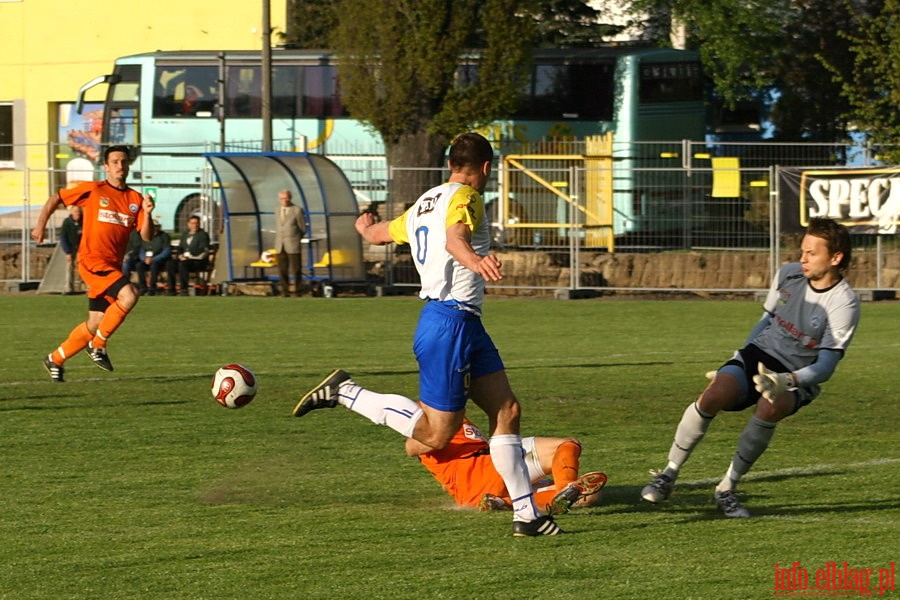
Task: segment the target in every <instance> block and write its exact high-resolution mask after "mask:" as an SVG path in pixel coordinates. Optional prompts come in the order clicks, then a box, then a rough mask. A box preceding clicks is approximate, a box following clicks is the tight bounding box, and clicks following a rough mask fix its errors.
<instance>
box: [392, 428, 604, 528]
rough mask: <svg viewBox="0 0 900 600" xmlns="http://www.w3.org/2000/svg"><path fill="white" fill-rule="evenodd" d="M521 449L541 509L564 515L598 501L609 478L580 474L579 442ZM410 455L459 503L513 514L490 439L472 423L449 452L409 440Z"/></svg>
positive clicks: (535, 440)
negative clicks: (509, 511) (494, 459)
mask: <svg viewBox="0 0 900 600" xmlns="http://www.w3.org/2000/svg"><path fill="white" fill-rule="evenodd" d="M522 448H523V450H524V451H525V464H526V466H527V468H528V476H529V478H530V479H531V481H532V483H533V484H534V485H535V495H534V500H535V503H536V504H537V505H538V507H539V508H540V509H541V510H542V511H544V512H546V513H547V514H551V515H553V514H560V513H564V512H566V511H568V510H569V508H582V507H587V506H594V505H596V504H597V503H598V502H599V501H600V494H601V490H602V489H603V486H604V485H606V475H605V474H603V473H601V472H599V471H595V472H592V473H585V474H584V475H581V476H579V475H578V470H579V459H580V458H581V442H579V441H578V440H576V439H574V438H551V437H527V438H523V439H522ZM406 453H407V454H409V455H410V456H416V457H417V458H418V459H419V461H420V462H421V463H422V466H424V467H425V468H426V469H428V471H429V472H430V473H431V474H432V475H433V476H434V478H435V479H437V480H438V482H440V484H441V486H443V488H444V491H446V492H447V493H448V494H450V495H451V496H452V497H453V499H454V500H456V503H457V504H458V505H460V506H472V507H478V508H480V509H481V510H512V501H511V500H510V498H509V492H507V490H506V484H505V483H503V478H502V477H501V476H500V474H499V473H498V472H497V469H496V468H495V467H494V463H493V461H492V460H491V455H490V446H489V445H488V440H487V438H486V437H485V436H484V434H482V433H481V430H480V429H478V427H477V426H476V425H475V424H474V423H472V422H471V421H469V420H468V419H464V420H463V424H462V426H461V427H460V428H459V430H458V431H457V432H456V435H454V436H453V439H452V440H450V443H449V444H448V445H447V446H446V447H445V448H442V449H440V450H435V449H433V448H429V447H428V446H425V445H424V444H421V443H420V442H417V441H416V440H415V439H413V438H408V439H407V440H406ZM548 476H551V477H552V480H548V479H547V477H548Z"/></svg>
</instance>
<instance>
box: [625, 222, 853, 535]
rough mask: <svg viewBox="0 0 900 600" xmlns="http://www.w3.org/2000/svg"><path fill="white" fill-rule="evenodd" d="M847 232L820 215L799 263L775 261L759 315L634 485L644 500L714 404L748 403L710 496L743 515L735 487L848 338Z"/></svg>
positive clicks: (685, 450) (812, 392) (674, 467)
mask: <svg viewBox="0 0 900 600" xmlns="http://www.w3.org/2000/svg"><path fill="white" fill-rule="evenodd" d="M850 257H851V247H850V233H849V231H848V230H847V228H846V227H844V226H843V225H841V224H839V223H837V222H835V221H833V220H831V219H824V218H813V219H810V223H809V226H808V228H807V230H806V234H805V235H804V236H803V239H802V241H801V243H800V262H796V263H789V264H786V265H784V266H782V267H781V268H780V269H779V270H778V273H777V274H776V276H775V279H774V280H773V282H772V286H771V288H770V289H769V293H768V295H767V297H766V300H765V304H764V309H765V310H764V313H763V316H762V318H761V319H760V320H759V322H757V324H756V326H755V327H754V328H753V330H752V331H751V332H750V335H749V337H748V338H747V341H746V343H745V344H744V347H743V348H742V349H741V350H738V351H737V352H736V353H735V355H734V357H733V358H732V359H731V360H729V361H728V362H726V363H725V364H724V365H722V367H720V368H719V370H718V371H716V372H713V373H709V374H707V377H709V378H710V379H711V381H710V383H709V385H708V386H707V387H706V389H705V390H704V391H703V393H702V394H701V395H700V397H699V398H698V399H697V401H696V402H693V403H691V404H690V406H688V407H687V409H686V410H685V411H684V414H683V416H682V417H681V421H680V422H679V423H678V427H677V429H676V430H675V441H674V442H673V443H672V447H671V449H670V450H669V461H668V464H667V465H666V468H665V469H664V470H663V471H660V472H658V473H656V475H655V476H654V477H653V479H652V480H651V481H650V483H648V484H647V485H646V486H645V487H644V489H643V490H642V491H641V497H642V498H643V499H644V500H646V501H648V502H653V503H656V502H661V501H663V500H665V499H667V498H668V497H669V494H670V493H671V492H672V488H673V486H674V483H675V479H676V478H677V477H678V472H679V471H680V469H681V467H682V465H683V464H684V463H685V461H687V459H688V458H689V457H690V455H691V452H693V450H694V448H695V447H696V446H697V444H698V443H700V440H702V439H703V436H704V435H705V433H706V430H707V428H708V427H709V425H710V423H711V422H712V420H713V418H714V417H715V416H716V414H718V413H719V412H720V411H723V410H726V411H741V410H744V409H746V408H749V407H751V406H753V407H754V411H753V415H752V416H751V417H750V420H749V422H748V423H747V426H746V427H745V428H744V431H743V432H742V433H741V436H740V438H739V439H738V443H737V450H736V451H735V453H734V457H733V458H732V460H731V465H730V466H729V467H728V471H727V472H726V473H725V477H723V478H722V480H721V482H719V484H718V485H717V486H716V491H715V496H714V499H715V502H716V504H717V505H718V507H719V508H720V509H721V510H722V512H723V513H724V514H725V516H727V517H738V518H741V517H743V518H746V517H749V516H750V513H749V512H748V511H747V509H746V508H744V507H743V506H742V505H741V503H740V501H739V500H738V498H737V496H736V495H735V488H736V487H737V484H738V482H739V481H740V479H741V477H743V476H744V475H745V474H746V473H747V472H748V471H749V470H750V467H752V466H753V463H755V462H756V460H757V459H758V458H759V457H760V456H761V455H762V453H763V452H765V450H766V448H767V447H768V446H769V440H771V439H772V435H773V434H774V433H775V427H776V425H777V424H778V422H779V421H781V420H782V419H784V418H785V417H788V416H790V415H793V414H794V413H796V412H797V411H798V410H800V409H801V408H802V407H804V406H806V405H807V404H809V403H810V402H812V401H813V400H814V399H815V398H816V397H817V396H818V395H819V391H820V387H819V386H820V384H822V383H824V382H825V381H827V380H828V378H830V377H831V375H832V374H833V373H834V370H835V368H836V367H837V364H838V361H840V359H841V358H842V357H843V355H844V352H845V351H846V349H847V347H848V346H849V345H850V341H851V340H852V339H853V333H854V331H855V330H856V326H857V323H858V322H859V298H858V297H857V295H856V293H855V292H854V291H853V289H852V288H851V287H850V285H849V284H848V283H847V281H846V280H845V279H844V276H843V273H844V271H845V270H846V268H847V267H848V266H849V264H850Z"/></svg>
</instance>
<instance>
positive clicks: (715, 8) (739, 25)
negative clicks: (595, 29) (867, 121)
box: [632, 0, 881, 142]
mask: <svg viewBox="0 0 900 600" xmlns="http://www.w3.org/2000/svg"><path fill="white" fill-rule="evenodd" d="M880 2H881V0H846V1H839V2H835V1H834V0H717V1H715V2H708V1H707V0H633V2H632V6H633V8H634V9H636V10H637V9H640V10H645V11H647V12H648V15H649V18H648V22H647V26H646V29H647V31H650V32H655V33H654V35H655V36H656V38H655V40H656V41H657V42H659V43H666V41H667V40H666V39H665V37H664V35H665V32H667V30H668V28H669V27H670V26H671V24H672V22H673V21H681V22H684V23H685V24H686V27H687V31H688V45H689V47H691V48H694V49H697V50H699V51H700V54H701V57H702V60H703V64H704V69H705V70H706V73H707V74H708V75H709V76H710V77H711V79H712V81H713V84H714V89H715V92H716V93H717V94H718V95H719V96H721V97H723V98H725V100H726V102H728V103H733V102H735V101H737V100H740V99H741V98H742V97H745V96H748V95H749V96H750V97H753V96H754V95H755V96H757V97H765V96H766V95H767V94H768V93H769V92H771V91H774V92H775V93H774V96H773V97H774V98H776V101H775V104H774V106H773V108H772V112H771V114H770V115H769V118H770V119H771V121H772V122H773V124H774V126H775V131H776V137H777V138H778V139H782V140H789V141H824V142H833V141H837V140H840V139H843V138H844V135H845V132H846V115H847V112H848V110H849V108H850V107H849V102H848V100H847V98H846V96H845V95H843V94H842V84H841V81H842V80H844V79H846V78H848V77H850V76H851V74H852V72H853V71H854V65H853V62H852V57H851V53H850V43H849V39H850V37H855V36H856V35H857V34H858V32H859V19H860V15H861V14H864V13H865V12H866V11H867V10H871V9H872V7H873V5H876V4H879V3H880ZM848 36H849V37H848Z"/></svg>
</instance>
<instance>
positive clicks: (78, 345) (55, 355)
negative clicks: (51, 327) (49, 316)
mask: <svg viewBox="0 0 900 600" xmlns="http://www.w3.org/2000/svg"><path fill="white" fill-rule="evenodd" d="M92 337H94V334H92V333H91V332H90V330H89V329H88V327H87V323H79V324H78V325H76V326H75V329H73V330H72V332H71V333H70V334H69V337H67V338H66V341H64V342H63V343H62V344H60V345H59V348H57V349H56V350H54V351H53V352H52V353H51V354H50V360H52V361H53V362H55V363H56V364H58V365H61V364H63V363H64V362H66V359H67V358H72V357H73V356H75V355H76V354H78V353H79V352H81V351H82V350H84V349H85V348H86V347H87V345H88V342H90V341H91V338H92Z"/></svg>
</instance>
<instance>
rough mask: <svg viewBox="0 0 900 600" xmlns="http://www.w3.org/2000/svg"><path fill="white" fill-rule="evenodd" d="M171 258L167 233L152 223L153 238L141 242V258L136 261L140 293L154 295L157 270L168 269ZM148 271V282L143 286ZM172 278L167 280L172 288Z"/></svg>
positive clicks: (157, 224) (157, 278)
mask: <svg viewBox="0 0 900 600" xmlns="http://www.w3.org/2000/svg"><path fill="white" fill-rule="evenodd" d="M171 258H172V240H171V238H170V237H169V234H168V233H166V232H165V231H163V230H162V226H161V225H160V224H159V223H153V239H151V240H150V241H149V242H144V244H143V260H140V261H138V263H137V265H136V267H135V270H136V271H137V274H138V285H139V286H140V287H141V295H144V294H146V295H148V296H154V295H156V284H157V281H158V280H159V272H160V271H161V270H162V269H166V271H167V272H168V271H169V263H170V262H171ZM148 270H149V271H150V284H149V286H145V285H144V283H145V282H146V281H147V271H148ZM174 285H175V280H174V278H172V279H170V280H169V286H170V288H172V289H173V290H174Z"/></svg>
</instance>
